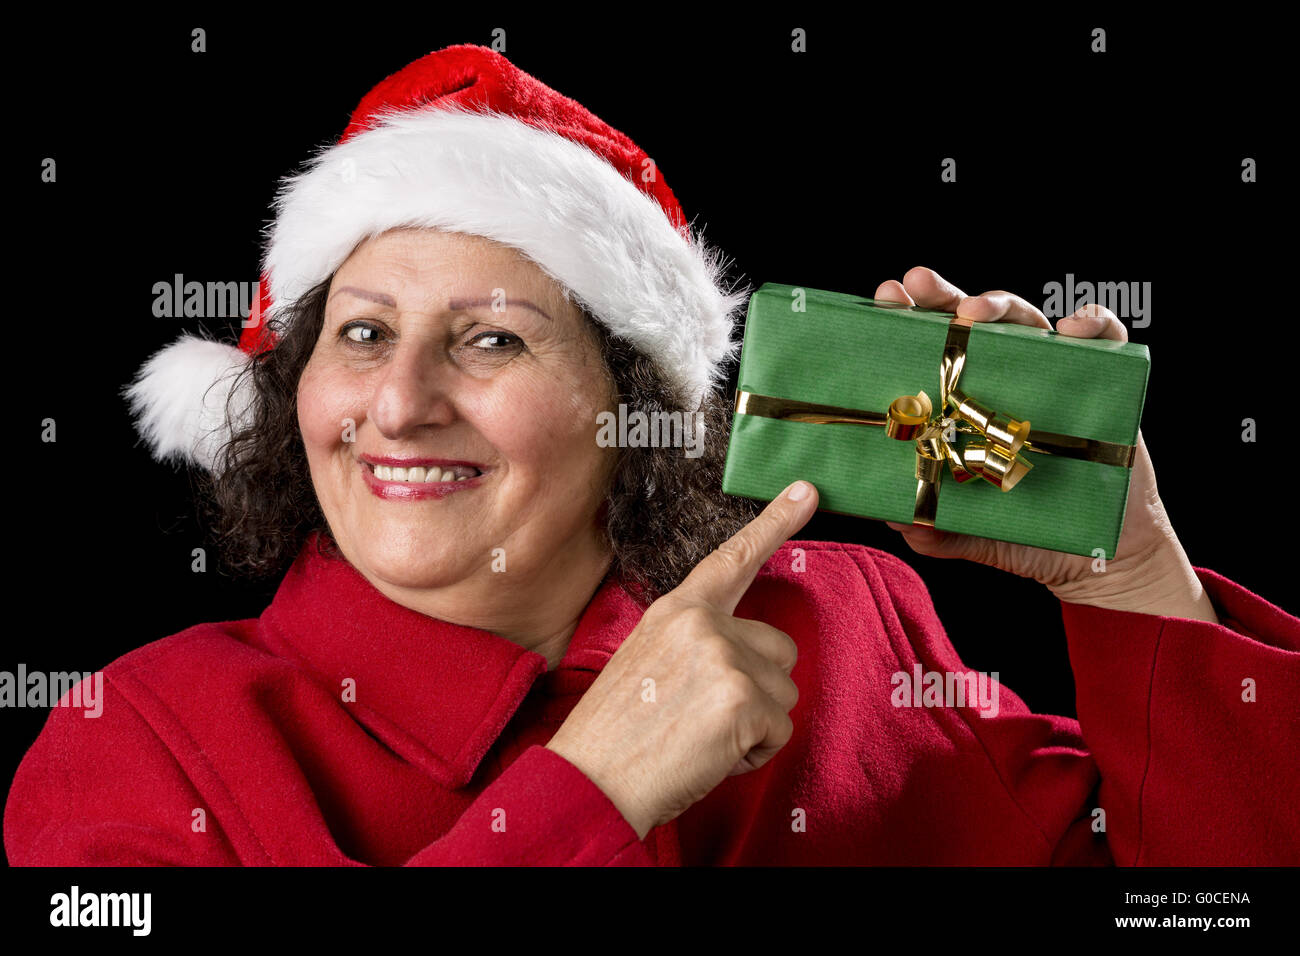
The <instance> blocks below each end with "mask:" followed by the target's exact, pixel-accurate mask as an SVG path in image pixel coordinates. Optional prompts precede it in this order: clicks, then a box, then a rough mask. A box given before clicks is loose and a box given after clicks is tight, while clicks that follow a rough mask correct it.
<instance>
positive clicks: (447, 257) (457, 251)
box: [332, 227, 576, 314]
mask: <svg viewBox="0 0 1300 956" xmlns="http://www.w3.org/2000/svg"><path fill="white" fill-rule="evenodd" d="M361 280H366V281H368V282H369V286H368V287H369V288H373V289H375V291H382V292H384V293H388V294H396V295H397V296H398V297H400V298H406V297H409V296H411V295H412V294H416V295H419V296H420V297H422V298H423V297H428V298H443V299H445V298H447V297H448V296H452V297H455V296H469V297H471V298H473V297H483V296H492V295H494V294H498V295H499V294H500V293H498V292H497V290H504V292H505V293H506V294H508V295H516V296H517V295H521V294H522V293H523V292H524V291H527V293H528V294H529V297H530V298H533V299H540V300H543V301H541V302H539V304H541V305H543V307H544V308H547V309H548V311H551V313H552V314H555V313H556V312H566V311H568V310H569V309H571V308H574V307H573V306H572V305H571V303H570V299H569V297H568V296H567V295H566V294H565V290H564V288H563V287H562V286H561V285H560V284H559V283H558V282H556V281H555V280H554V279H552V278H551V277H550V276H548V275H547V274H546V273H545V272H543V271H542V269H541V268H540V267H539V266H538V265H537V264H536V263H534V262H533V261H532V260H531V259H529V258H528V257H527V256H525V255H524V254H523V253H521V252H519V251H518V250H517V249H513V248H511V247H510V246H507V245H504V244H502V243H499V242H495V241H493V240H491V239H486V238H484V237H482V236H472V235H467V234H465V233H458V232H447V231H443V230H438V229H422V228H414V227H402V228H398V229H390V230H388V231H387V232H384V233H381V234H379V235H377V236H372V237H370V238H368V239H366V240H364V241H363V242H361V243H360V244H359V245H358V246H357V248H356V249H354V250H353V252H352V254H351V255H350V256H349V257H348V258H347V260H346V261H345V262H344V263H343V264H342V265H341V266H339V268H338V270H337V271H336V272H335V274H334V282H333V283H332V285H333V286H334V288H338V287H339V286H341V285H356V284H357V283H358V282H359V281H361ZM381 287H382V288H381ZM575 311H576V310H575Z"/></svg>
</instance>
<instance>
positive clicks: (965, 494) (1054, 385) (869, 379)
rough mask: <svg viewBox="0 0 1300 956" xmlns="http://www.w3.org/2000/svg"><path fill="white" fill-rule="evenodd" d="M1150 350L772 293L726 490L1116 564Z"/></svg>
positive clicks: (742, 384)
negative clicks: (783, 495) (793, 491)
mask: <svg viewBox="0 0 1300 956" xmlns="http://www.w3.org/2000/svg"><path fill="white" fill-rule="evenodd" d="M1150 367H1151V358H1150V355H1149V354H1148V352H1147V347H1146V346H1145V345H1137V344H1134V343H1121V342H1114V341H1110V340H1103V339H1076V338H1071V337H1070V336H1066V335H1058V334H1057V333H1056V332H1053V331H1050V330H1047V329H1037V328H1030V327H1029V326H1024V325H1015V324H1012V323H1008V322H997V323H972V322H970V321H968V320H961V319H957V318H955V317H954V316H953V315H951V314H948V313H944V312H932V311H927V310H924V309H918V308H914V307H911V306H902V305H897V304H895V303H891V302H875V301H873V300H871V299H862V298H858V297H857V296H851V295H843V294H840V293H836V292H822V291H818V290H816V289H803V288H796V287H794V286H788V285H777V284H773V283H767V284H765V285H763V286H762V287H761V288H760V289H759V290H758V291H757V292H755V293H754V294H753V296H752V297H751V298H750V300H749V314H748V317H747V319H746V323H745V341H744V346H743V348H742V351H741V357H740V378H739V382H738V389H737V394H736V415H735V419H734V421H733V423H732V430H731V441H730V445H729V447H728V449H727V465H726V470H725V473H724V476H723V481H722V490H723V491H724V492H726V493H728V494H733V495H742V496H744V497H748V498H759V499H764V500H770V499H771V498H774V497H775V496H776V495H778V494H780V492H781V491H782V489H784V488H785V487H786V486H787V485H789V484H790V483H791V482H792V481H795V480H796V479H799V478H803V479H807V480H808V481H811V482H812V483H813V484H814V485H816V486H817V490H818V492H819V493H820V496H821V507H822V508H823V509H825V510H828V511H834V512H839V513H842V514H850V515H859V516H862V517H866V518H879V519H883V520H888V521H897V522H902V523H904V524H924V525H930V526H932V527H935V528H938V529H940V530H943V531H955V532H960V533H963V534H973V535H979V536H981V537H985V538H996V539H998V540H1001V541H1011V542H1015V543H1018V544H1027V545H1032V546H1034V547H1039V548H1049V549H1051V550H1054V551H1065V552H1068V553H1070V554H1081V555H1090V556H1092V555H1096V554H1097V552H1098V551H1102V552H1104V554H1105V557H1106V558H1107V559H1111V558H1113V557H1114V556H1115V546H1116V544H1117V543H1118V541H1119V535H1120V531H1121V529H1122V528H1123V523H1124V507H1125V505H1126V504H1127V501H1128V485H1129V477H1130V475H1131V474H1132V464H1133V460H1134V458H1135V456H1136V447H1135V446H1136V443H1137V434H1138V427H1139V425H1140V424H1141V419H1142V404H1143V401H1144V399H1145V397H1146V387H1147V374H1148V372H1149V370H1150Z"/></svg>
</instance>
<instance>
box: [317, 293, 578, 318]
mask: <svg viewBox="0 0 1300 956" xmlns="http://www.w3.org/2000/svg"><path fill="white" fill-rule="evenodd" d="M340 292H347V293H349V294H350V295H355V296H356V297H357V298H359V299H365V300H367V301H368V302H377V303H379V304H380V305H386V306H388V307H389V308H390V309H395V308H397V302H396V300H394V299H393V297H392V296H391V295H385V294H384V293H382V292H369V291H367V290H366V289H357V288H354V287H353V286H350V285H345V286H341V287H340V288H338V289H335V290H334V294H333V295H331V296H330V298H331V299H332V298H334V296H335V295H338V294H339V293H340ZM496 302H497V300H496V299H495V298H490V297H489V298H480V299H452V300H451V301H449V302H448V303H447V308H448V309H451V310H452V311H453V312H456V311H460V310H461V309H480V308H483V307H484V306H493V305H495V304H496ZM506 304H507V305H515V306H520V307H521V308H525V309H532V310H533V311H534V312H536V313H537V314H538V315H541V316H543V317H544V318H547V319H550V320H551V321H552V322H554V321H555V320H554V319H552V318H551V316H550V315H549V314H547V313H546V312H545V311H544V310H543V309H541V308H539V307H538V306H536V305H534V304H533V303H531V302H529V301H528V300H527V299H507V300H506Z"/></svg>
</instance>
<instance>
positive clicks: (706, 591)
mask: <svg viewBox="0 0 1300 956" xmlns="http://www.w3.org/2000/svg"><path fill="white" fill-rule="evenodd" d="M817 500H818V499H817V489H816V488H814V487H813V486H812V484H810V483H809V482H806V481H796V482H795V483H794V484H792V485H790V487H788V488H786V489H785V490H784V491H783V492H781V494H780V495H778V496H777V497H776V498H774V499H773V500H772V502H771V503H770V504H769V505H768V506H767V507H766V508H764V509H763V511H762V512H761V513H760V514H759V515H758V517H757V518H755V519H754V520H753V521H751V522H750V523H749V524H747V525H745V527H743V528H741V529H740V530H739V531H737V532H736V533H735V534H734V535H732V536H731V537H730V538H728V539H727V540H726V541H724V542H723V543H722V544H721V545H719V546H718V549H717V550H716V551H714V552H713V553H712V554H710V555H709V556H708V557H707V558H705V559H704V560H703V561H701V562H700V563H699V564H697V565H696V566H695V568H694V569H693V570H692V571H691V573H690V574H688V575H687V576H686V580H684V581H683V582H682V583H681V584H680V585H678V587H677V588H676V590H675V591H674V592H673V593H675V594H681V595H685V596H688V597H693V598H697V599H699V600H702V601H705V602H707V603H709V604H712V605H713V606H714V607H716V608H717V609H718V610H720V611H722V612H723V613H725V614H731V613H732V612H734V611H735V610H736V605H737V604H739V603H740V599H741V598H742V597H744V596H745V592H746V591H748V590H749V586H750V585H751V584H753V583H754V578H755V577H757V576H758V572H759V571H760V570H761V569H762V567H763V565H764V564H766V563H767V560H768V559H769V558H770V557H772V555H773V554H775V553H776V550H777V549H778V548H779V547H781V545H783V544H784V543H785V542H786V541H788V540H789V539H790V538H792V537H794V535H795V534H796V533H797V532H798V531H799V529H800V528H802V527H803V526H804V525H805V524H807V523H808V519H809V518H811V517H812V514H813V512H814V511H816V510H817Z"/></svg>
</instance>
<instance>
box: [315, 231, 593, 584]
mask: <svg viewBox="0 0 1300 956" xmlns="http://www.w3.org/2000/svg"><path fill="white" fill-rule="evenodd" d="M615 401H617V399H616V397H615V393H614V391H613V386H612V383H611V381H610V379H609V376H608V373H607V372H606V371H605V368H604V364H603V363H602V361H601V359H600V356H599V353H598V351H597V347H596V344H595V340H594V337H593V334H592V331H591V330H590V329H589V327H588V326H587V323H586V319H585V318H584V317H583V315H582V313H581V312H580V311H579V310H578V309H577V308H576V307H575V306H574V305H573V304H571V303H569V302H566V301H565V299H564V296H563V294H562V292H561V290H560V288H559V286H558V285H556V283H554V282H553V281H552V280H551V279H550V278H549V277H548V276H546V275H545V274H544V273H543V272H542V271H541V270H540V269H539V268H538V267H537V266H536V265H535V264H534V263H532V262H531V261H529V260H527V259H526V258H524V257H523V256H521V255H520V254H519V253H517V252H515V251H514V250H513V249H510V248H508V247H506V246H502V245H499V244H497V243H494V242H491V241H489V240H485V239H481V238H478V237H473V236H465V235H460V234H456V233H444V232H437V231H431V230H415V229H401V230H395V231H392V232H388V233H384V234H383V235H380V236H377V237H375V238H373V239H371V240H369V241H367V242H366V243H365V244H363V245H362V246H360V247H359V248H358V249H357V250H356V251H355V252H354V253H353V254H352V256H351V257H350V258H349V259H348V260H347V261H346V262H345V263H344V264H343V265H342V266H341V267H340V268H339V270H338V271H337V272H336V273H335V275H334V279H333V282H332V284H331V286H330V291H329V300H328V304H327V306H326V310H325V320H324V326H323V328H322V330H321V335H320V339H319V340H318V341H317V343H316V348H315V351H314V352H313V353H312V356H311V359H310V361H309V363H308V365H307V367H306V368H305V370H304V371H303V374H302V378H301V381H300V384H299V388H298V419H299V424H300V426H301V428H302V435H303V441H304V444H305V446H306V451H307V459H308V463H309V465H310V469H311V478H312V483H313V484H314V485H315V488H316V494H317V497H318V498H319V500H320V504H321V508H322V510H323V511H324V514H325V518H326V520H327V521H328V522H329V526H330V529H331V531H332V532H333V534H334V536H335V539H336V540H337V541H338V544H339V546H340V547H341V549H342V551H343V553H344V555H345V556H347V558H348V559H349V560H350V561H351V562H352V563H353V564H354V565H356V566H357V568H358V569H359V570H360V571H362V573H364V574H365V575H366V576H367V577H368V578H370V579H371V580H372V581H375V580H376V579H377V580H378V581H379V582H383V583H386V584H388V585H391V586H394V587H398V588H437V587H446V586H450V585H453V584H457V583H459V582H462V581H466V580H468V579H471V578H476V577H477V578H478V579H479V580H480V581H487V580H489V579H492V576H493V575H494V574H496V575H498V577H497V578H496V579H495V580H496V581H498V582H499V581H504V580H507V579H513V580H514V582H516V583H517V582H518V581H519V580H520V577H519V576H520V575H522V576H524V578H523V579H524V580H527V579H528V577H529V576H532V575H538V574H541V573H542V572H549V573H551V574H555V573H557V572H562V570H563V568H564V567H566V566H578V565H579V564H584V566H588V567H589V566H590V565H591V564H592V563H593V560H598V559H601V557H602V556H603V552H604V545H603V543H602V539H601V536H600V535H599V533H598V532H597V530H596V513H597V510H598V508H599V506H600V504H601V501H602V500H603V497H602V496H603V489H604V485H605V482H606V480H607V478H608V475H609V472H610V468H611V467H612V465H613V460H612V456H613V455H614V454H615V452H614V450H613V449H607V448H601V447H599V446H598V444H597V442H596V432H597V426H596V415H597V413H598V412H600V411H602V410H605V409H608V408H610V407H611V406H612V403H614V402H615ZM467 476H468V477H467ZM498 549H500V550H498ZM502 571H504V572H505V573H504V574H501V573H500V572H502Z"/></svg>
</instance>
